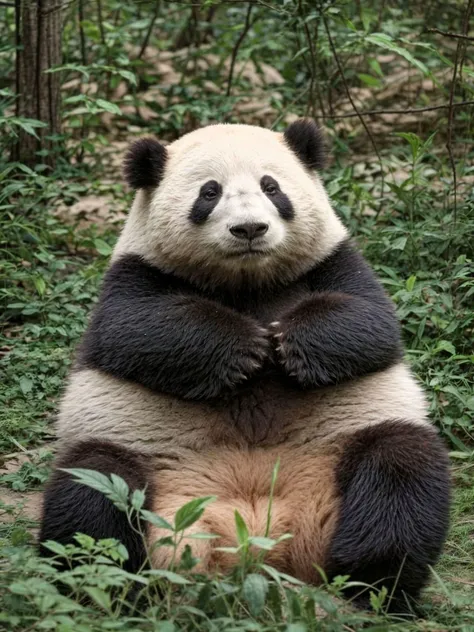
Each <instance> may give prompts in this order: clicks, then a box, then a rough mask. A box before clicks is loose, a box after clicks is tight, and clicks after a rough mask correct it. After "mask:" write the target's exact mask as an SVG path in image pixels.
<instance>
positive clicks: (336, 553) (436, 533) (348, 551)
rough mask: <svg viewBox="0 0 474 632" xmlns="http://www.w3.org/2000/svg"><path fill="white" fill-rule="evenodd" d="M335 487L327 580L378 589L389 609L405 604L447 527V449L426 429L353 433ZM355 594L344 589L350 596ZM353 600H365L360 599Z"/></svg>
mask: <svg viewBox="0 0 474 632" xmlns="http://www.w3.org/2000/svg"><path fill="white" fill-rule="evenodd" d="M337 483H338V485H339V491H340V494H341V497H342V507H341V512H340V519H339V524H338V527H337V529H336V532H335V535H334V539H333V542H332V545H331V550H330V556H329V562H328V564H327V568H326V571H327V572H328V574H329V576H330V577H334V576H336V575H339V574H341V575H347V574H350V576H351V580H353V581H359V582H364V583H367V584H370V585H376V586H377V587H378V588H381V587H382V586H383V585H385V586H386V587H387V589H388V595H389V596H391V597H392V601H391V603H390V609H391V610H392V611H404V610H405V609H407V608H408V607H409V605H410V604H413V601H414V600H415V599H416V598H417V597H418V595H419V593H420V591H421V589H422V588H423V586H424V585H425V584H426V582H427V580H428V578H429V575H430V570H429V565H433V564H434V563H435V562H436V560H437V559H438V556H439V555H440V552H441V550H442V547H443V544H444V541H445V539H446V534H447V530H448V524H449V502H450V477H449V468H448V457H447V451H446V449H445V447H444V446H443V444H442V442H441V440H440V439H439V438H438V437H437V436H436V435H435V432H434V430H433V429H431V428H427V427H419V426H415V425H412V424H407V423H402V422H400V421H388V422H386V423H384V424H381V425H378V426H376V427H373V428H370V427H368V428H365V429H363V430H360V431H358V432H356V433H355V435H354V436H353V437H352V438H351V439H350V441H349V443H348V445H347V447H346V448H345V450H344V453H343V455H342V458H341V461H340V464H339V468H338V472H337ZM361 591H363V588H361V587H356V588H353V589H351V591H350V593H351V594H352V595H354V596H355V595H357V594H358V593H360V592H361ZM359 599H361V600H362V603H364V601H366V600H367V599H368V598H367V593H366V594H365V595H363V596H361V597H360V598H359Z"/></svg>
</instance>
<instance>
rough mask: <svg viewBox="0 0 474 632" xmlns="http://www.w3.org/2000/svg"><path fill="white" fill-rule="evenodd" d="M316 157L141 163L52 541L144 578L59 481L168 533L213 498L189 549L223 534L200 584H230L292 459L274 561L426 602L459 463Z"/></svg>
mask: <svg viewBox="0 0 474 632" xmlns="http://www.w3.org/2000/svg"><path fill="white" fill-rule="evenodd" d="M324 157H325V151H324V139H323V136H322V132H321V131H320V129H319V128H318V127H317V125H316V124H315V123H314V122H313V121H312V120H308V119H298V120H296V121H295V122H293V123H292V124H290V125H289V126H288V127H287V129H286V131H285V132H284V133H279V132H278V133H277V132H274V131H270V130H268V129H263V128H260V127H255V126H250V125H240V124H214V125H210V126H208V127H204V128H202V129H199V130H196V131H193V132H191V133H188V134H186V135H184V136H183V137H181V138H180V139H178V140H177V141H174V142H173V143H171V144H169V145H167V146H163V145H161V144H160V143H159V142H157V141H156V140H155V139H153V138H143V139H140V140H138V141H136V142H135V143H134V144H133V145H132V146H131V147H130V149H129V151H128V154H127V156H126V159H125V165H124V173H125V178H126V181H127V183H128V184H129V185H130V187H132V188H133V189H134V190H135V191H136V196H135V200H134V203H133V205H132V208H131V211H130V213H129V216H128V218H127V221H126V223H125V226H124V228H123V231H122V233H121V235H120V238H119V240H118V242H117V245H116V247H115V250H114V252H113V255H112V258H111V263H110V266H109V269H108V271H107V273H106V275H105V279H104V282H103V287H102V292H101V295H100V298H99V301H98V304H97V306H96V309H95V311H94V313H93V315H92V318H91V321H90V324H89V327H88V329H87V331H86V333H85V336H84V338H83V341H82V343H81V344H80V346H79V349H78V352H77V358H76V363H75V365H74V367H73V370H72V372H71V374H70V377H69V381H68V384H67V387H66V390H65V393H64V396H63V399H62V403H61V406H60V412H59V416H58V421H57V434H58V438H59V449H58V456H57V461H56V467H55V470H54V472H53V475H52V477H51V479H50V481H49V483H48V486H47V489H46V491H45V494H44V507H43V517H42V524H41V531H40V543H44V542H45V541H46V540H51V539H52V540H56V541H58V542H61V543H69V542H71V541H72V538H73V536H74V534H75V533H76V532H82V533H86V534H88V535H90V536H92V537H94V538H107V537H110V538H117V539H119V540H120V541H121V542H123V544H124V545H125V546H126V547H127V549H128V552H129V559H128V561H127V563H126V568H127V569H128V570H130V571H136V570H137V569H139V568H140V567H141V566H142V565H143V563H144V562H145V561H146V560H147V559H150V558H149V557H147V550H146V546H145V545H144V543H143V540H142V538H141V537H140V536H138V535H137V532H136V530H134V529H133V528H132V527H131V526H130V525H129V523H128V521H127V518H126V515H125V514H124V513H122V512H121V511H119V510H118V509H117V508H116V507H115V506H114V505H113V504H112V503H111V502H110V501H109V500H108V499H107V498H105V497H104V496H103V495H101V494H100V493H99V492H97V491H95V490H93V489H90V488H88V487H85V486H83V485H81V484H79V483H77V482H76V481H75V480H73V479H72V478H71V476H70V474H68V473H67V472H65V471H64V468H88V469H92V470H97V471H100V472H102V473H104V474H110V473H115V474H117V475H118V476H121V477H122V478H123V479H124V480H125V481H126V482H127V483H128V485H129V486H130V488H131V489H132V490H133V489H144V488H146V504H145V506H146V508H147V509H149V510H151V511H154V512H156V513H157V514H159V515H160V516H162V517H163V518H165V519H166V520H168V521H171V522H172V521H173V517H174V514H175V512H176V511H177V509H178V508H180V507H181V506H182V505H183V504H185V503H186V502H188V501H190V500H191V499H193V498H196V497H203V496H208V495H213V496H216V497H217V500H216V501H215V502H214V503H212V504H210V505H209V506H208V507H207V509H206V511H205V512H204V514H203V516H202V517H201V518H200V520H198V522H197V523H196V524H194V525H193V526H192V528H191V529H190V532H191V533H192V532H199V533H210V534H216V535H218V536H219V539H218V540H215V539H196V540H193V553H194V555H195V556H196V557H197V558H199V564H198V570H200V571H202V572H209V573H211V572H215V571H216V570H219V571H222V572H226V571H228V570H229V569H230V568H231V567H232V565H233V564H234V563H235V558H233V556H232V555H231V554H230V553H229V552H224V551H221V550H219V549H220V547H229V546H232V545H234V544H235V539H234V538H235V535H234V534H235V527H234V510H235V509H237V510H238V511H239V512H240V514H241V515H242V517H243V518H244V520H245V522H246V524H247V526H248V528H249V531H250V533H251V534H253V535H263V534H264V531H265V526H266V521H267V510H268V502H269V492H270V485H271V479H272V472H273V469H274V466H275V463H276V462H277V460H279V463H280V469H279V474H278V477H277V480H276V484H275V487H274V495H273V504H272V521H271V531H270V536H271V537H273V538H278V537H279V536H281V535H282V534H284V533H288V532H289V533H291V534H292V535H293V537H292V538H291V539H285V540H284V541H281V542H280V543H279V544H278V545H277V546H275V548H274V549H273V550H272V551H270V552H269V554H268V557H267V562H268V563H269V564H272V565H273V566H274V567H275V568H277V569H278V570H280V571H282V572H286V573H288V574H290V575H293V576H294V577H297V578H298V579H300V580H302V581H305V582H309V583H313V584H317V583H319V582H320V581H321V574H320V571H319V570H318V569H323V570H324V574H325V575H326V576H327V578H329V579H331V578H333V577H335V576H337V575H349V576H350V577H351V580H354V581H358V582H363V583H365V584H367V585H370V586H376V587H377V586H378V587H381V586H382V585H385V586H386V587H387V588H388V590H389V595H390V597H391V602H390V603H391V604H393V608H394V609H399V610H400V611H401V610H403V609H404V604H405V605H406V604H408V603H413V602H414V600H416V599H417V598H418V596H419V594H420V591H421V589H422V588H423V587H424V585H425V584H426V583H427V581H428V579H429V575H430V566H431V565H433V564H434V563H435V562H436V560H437V558H438V557H439V555H440V552H441V550H442V547H443V544H444V541H445V538H446V533H447V529H448V522H449V505H450V482H449V466H448V457H447V451H446V448H445V447H444V445H443V443H442V441H441V440H440V438H439V437H438V435H437V433H436V431H435V429H434V428H433V427H432V425H431V424H430V422H429V420H428V418H427V405H426V402H425V397H424V394H423V392H422V390H421V388H420V386H419V385H418V383H417V382H416V381H415V379H414V377H413V376H412V374H411V372H410V369H409V368H408V366H407V365H406V363H405V362H404V359H403V348H402V342H401V337H400V329H399V324H398V322H397V318H396V315H395V311H394V307H393V305H392V303H391V301H390V299H389V298H388V296H387V295H386V293H385V291H384V290H383V288H382V286H381V284H380V282H379V281H378V280H377V278H376V277H375V275H374V273H373V272H372V270H371V268H370V267H369V265H368V264H367V263H366V261H365V260H364V258H363V256H362V255H361V254H360V253H359V252H358V250H357V248H356V247H355V245H354V244H353V243H352V242H351V239H350V237H349V235H348V232H347V230H346V228H345V227H344V226H343V224H342V223H341V221H340V219H339V218H338V216H337V214H336V213H335V211H334V210H333V208H332V207H331V204H330V202H329V199H328V195H327V193H326V191H325V188H324V186H323V183H322V180H321V177H320V175H318V174H319V173H320V172H321V170H322V169H323V168H324ZM146 529H147V532H146V537H147V540H148V543H149V544H150V549H149V550H151V553H150V556H151V563H152V565H153V566H154V567H166V566H167V565H168V564H169V563H170V561H171V549H169V548H167V547H159V548H156V547H155V548H154V549H151V543H153V542H154V541H156V539H157V538H159V537H162V536H163V535H164V532H162V531H160V529H159V528H158V527H156V526H153V525H150V524H147V525H146ZM45 554H46V553H45ZM352 590H353V591H355V592H354V594H353V595H352V596H353V597H354V596H356V597H357V598H358V599H359V600H360V602H361V603H364V602H363V600H364V598H365V597H364V596H360V595H356V592H357V593H360V591H361V588H360V586H359V587H358V588H356V589H352ZM349 594H350V592H349Z"/></svg>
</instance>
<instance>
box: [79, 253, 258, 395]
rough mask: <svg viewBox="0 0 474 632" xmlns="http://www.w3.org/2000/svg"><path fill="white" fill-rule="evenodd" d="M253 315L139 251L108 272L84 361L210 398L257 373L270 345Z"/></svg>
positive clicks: (85, 344)
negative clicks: (156, 264)
mask: <svg viewBox="0 0 474 632" xmlns="http://www.w3.org/2000/svg"><path fill="white" fill-rule="evenodd" d="M266 334H267V332H266V331H265V330H264V329H263V328H262V327H261V326H260V325H259V324H257V322H256V321H254V320H253V319H252V318H250V317H248V316H245V315H243V314H239V313H238V312H236V311H233V310H231V309H230V308H227V307H225V306H223V305H221V304H219V303H217V302H215V301H213V300H210V299H207V298H204V297H202V296H200V295H199V294H198V293H197V292H193V291H192V289H191V288H189V287H187V286H185V284H184V283H183V282H181V281H179V280H178V279H176V278H174V277H172V276H170V275H165V274H162V273H161V272H160V271H159V270H157V269H156V268H153V267H151V266H149V265H148V264H146V263H144V262H143V261H141V260H140V259H139V258H138V257H136V256H130V255H129V256H127V257H124V258H122V259H121V260H119V261H118V262H116V263H115V264H113V265H112V267H111V268H110V270H109V271H108V273H107V275H106V277H105V281H104V286H103V290H102V294H101V297H100V300H99V304H98V306H97V308H96V310H95V312H94V315H93V317H92V320H91V323H90V326H89V328H88V330H87V332H86V335H85V337H84V340H83V343H82V345H81V347H80V349H79V354H78V363H79V366H81V365H82V366H87V367H90V368H96V369H100V370H102V371H105V372H108V373H110V374H112V375H114V376H116V377H118V378H123V379H129V380H133V381H135V382H137V383H139V384H141V385H143V386H146V387H148V388H150V389H153V390H156V391H160V392H164V393H170V394H173V395H178V396H180V397H183V398H187V399H208V398H212V397H216V396H218V395H220V394H221V393H222V392H223V391H225V390H226V389H229V388H232V387H233V386H234V385H236V384H238V383H239V382H241V381H243V380H245V379H246V378H247V377H249V376H250V375H252V374H254V373H255V372H256V371H257V370H258V369H259V368H260V366H261V365H262V364H263V362H264V360H265V357H266V355H267V351H268V348H269V346H270V344H269V341H268V338H266V337H265V336H266Z"/></svg>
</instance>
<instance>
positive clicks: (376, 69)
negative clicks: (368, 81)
mask: <svg viewBox="0 0 474 632" xmlns="http://www.w3.org/2000/svg"><path fill="white" fill-rule="evenodd" d="M369 66H370V68H371V69H372V70H373V71H374V72H375V74H376V75H378V76H379V77H380V78H382V77H383V71H382V68H381V67H380V64H379V62H378V61H377V59H369Z"/></svg>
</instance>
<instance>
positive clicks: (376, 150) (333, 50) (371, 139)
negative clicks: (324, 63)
mask: <svg viewBox="0 0 474 632" xmlns="http://www.w3.org/2000/svg"><path fill="white" fill-rule="evenodd" d="M321 15H322V18H323V23H324V28H325V29H326V33H327V36H328V41H329V46H330V48H331V51H332V54H333V57H334V61H335V62H336V65H337V68H338V70H339V74H340V75H341V80H342V83H343V85H344V90H345V91H346V94H347V98H348V99H349V101H350V103H351V105H352V107H353V108H354V112H355V113H356V116H358V118H359V120H360V122H361V123H362V125H363V126H364V129H365V131H366V134H367V136H368V137H369V138H370V142H371V143H372V147H373V148H374V151H375V153H376V154H377V158H378V161H379V165H380V171H381V174H382V190H381V192H380V197H381V198H383V194H384V186H385V178H384V173H383V163H382V156H381V155H380V152H379V150H378V148H377V145H376V143H375V140H374V137H373V136H372V132H371V131H370V129H369V126H368V125H367V123H366V122H365V120H364V117H363V116H361V114H360V112H359V110H358V109H357V106H356V104H355V102H354V99H353V98H352V95H351V91H350V90H349V86H348V84H347V81H346V78H345V76H344V69H343V68H342V66H341V62H340V60H339V56H338V54H337V51H336V47H335V46H334V42H333V39H332V37H331V31H330V30H329V25H328V22H327V19H326V16H325V14H324V13H323V12H322V11H321Z"/></svg>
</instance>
